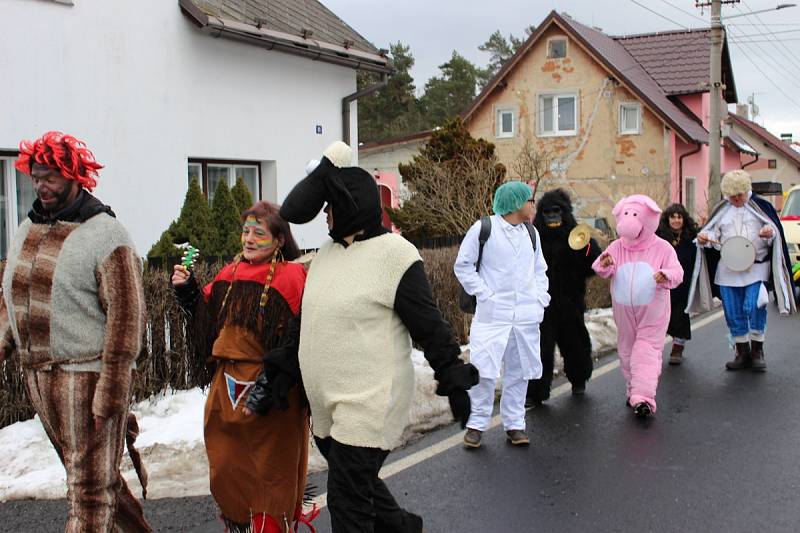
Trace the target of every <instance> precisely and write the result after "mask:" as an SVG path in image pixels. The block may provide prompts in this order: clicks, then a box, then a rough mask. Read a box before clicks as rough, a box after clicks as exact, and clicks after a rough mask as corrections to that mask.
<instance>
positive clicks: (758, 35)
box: [738, 28, 800, 38]
mask: <svg viewBox="0 0 800 533" xmlns="http://www.w3.org/2000/svg"><path fill="white" fill-rule="evenodd" d="M797 32H800V28H798V29H796V30H779V31H773V32H770V33H772V35H777V34H778V33H797ZM763 35H764V34H763V33H742V34H739V35H738V37H739V38H742V37H761V36H763Z"/></svg>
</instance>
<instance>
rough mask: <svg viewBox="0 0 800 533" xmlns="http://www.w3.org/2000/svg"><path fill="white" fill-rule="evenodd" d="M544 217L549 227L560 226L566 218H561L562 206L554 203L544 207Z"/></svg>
mask: <svg viewBox="0 0 800 533" xmlns="http://www.w3.org/2000/svg"><path fill="white" fill-rule="evenodd" d="M542 218H544V223H545V225H547V227H548V228H559V227H561V224H563V223H564V220H563V219H562V218H561V207H559V206H557V205H554V206H550V207H545V208H544V209H542Z"/></svg>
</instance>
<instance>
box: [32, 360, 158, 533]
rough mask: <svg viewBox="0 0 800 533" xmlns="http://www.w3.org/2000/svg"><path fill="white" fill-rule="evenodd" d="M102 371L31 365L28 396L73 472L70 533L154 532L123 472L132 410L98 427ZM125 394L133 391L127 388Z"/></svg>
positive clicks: (69, 493) (69, 472)
mask: <svg viewBox="0 0 800 533" xmlns="http://www.w3.org/2000/svg"><path fill="white" fill-rule="evenodd" d="M99 376H100V374H99V373H97V372H69V371H65V370H60V369H57V368H56V369H53V370H33V369H26V370H25V386H26V390H27V393H28V397H29V398H30V400H31V403H32V404H33V407H34V409H35V410H36V413H37V414H38V415H39V418H40V419H41V422H42V426H44V430H45V432H46V433H47V436H48V437H49V438H50V442H51V443H53V447H54V448H55V450H56V453H58V457H59V458H60V459H61V463H62V464H63V465H64V468H65V470H66V471H67V501H68V503H69V514H68V516H67V526H66V529H65V531H66V532H67V533H95V532H97V533H101V532H103V533H105V532H110V531H115V532H116V531H119V532H123V533H140V532H150V531H152V529H151V528H150V526H149V524H148V523H147V521H146V520H145V518H144V511H143V509H142V505H141V504H140V503H139V501H138V500H137V499H136V498H135V497H134V496H133V494H131V491H130V489H128V485H127V484H126V483H125V479H124V478H123V477H122V475H121V474H120V471H119V465H120V461H121V459H122V452H123V449H124V447H125V430H126V419H127V412H126V413H120V414H117V415H114V416H112V417H110V418H108V419H107V420H106V422H105V425H104V426H103V428H102V429H101V430H100V431H95V428H94V417H93V415H92V398H93V397H94V391H95V387H96V385H97V380H98V378H99ZM120 394H129V392H127V391H126V392H122V391H120Z"/></svg>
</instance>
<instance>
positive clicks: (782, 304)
mask: <svg viewBox="0 0 800 533" xmlns="http://www.w3.org/2000/svg"><path fill="white" fill-rule="evenodd" d="M721 189H722V194H723V196H724V197H725V199H724V200H722V201H721V202H720V203H719V204H717V206H716V207H714V209H713V211H712V212H711V215H710V216H709V220H708V222H707V223H706V225H705V226H704V227H703V228H702V229H701V230H700V233H698V235H697V245H698V246H699V247H700V248H701V249H702V251H703V252H704V253H699V254H697V258H696V259H695V268H694V274H693V276H692V284H691V287H690V290H689V304H688V306H687V307H686V311H687V312H702V311H705V310H708V309H710V308H711V297H712V295H715V296H718V297H719V298H720V299H721V300H722V307H723V310H724V312H725V321H726V323H727V326H728V329H729V330H730V335H731V337H732V339H733V343H734V345H735V349H734V350H735V357H734V359H733V360H732V361H728V362H727V363H725V368H727V369H728V370H741V369H745V368H750V369H752V370H753V371H754V372H764V371H765V370H766V369H767V364H766V362H765V360H764V336H765V332H766V327H767V308H766V306H767V302H768V300H769V299H768V292H767V291H769V290H774V292H775V298H776V301H777V304H778V310H779V311H780V312H781V314H789V313H794V312H796V306H795V300H794V287H793V285H792V277H791V272H792V268H791V263H790V262H789V253H788V251H787V249H786V240H785V239H784V235H783V229H782V227H781V223H780V219H779V218H778V214H777V213H776V212H775V208H774V207H772V205H771V204H770V203H769V202H767V201H766V200H764V199H763V198H761V197H759V196H758V195H757V194H755V193H753V191H752V188H751V184H750V174H748V173H747V172H746V171H744V170H732V171H730V172H728V173H727V174H725V176H723V178H722V183H721ZM741 237H744V238H746V239H747V240H749V241H750V243H752V246H753V248H754V249H755V261H754V262H753V264H752V265H751V266H750V267H748V268H746V269H744V270H741V269H740V267H739V266H733V267H732V266H731V265H729V264H726V262H725V261H724V260H722V261H720V250H721V249H722V247H723V246H730V244H732V243H729V245H726V244H725V243H726V242H729V241H730V240H731V239H736V240H739V241H740V242H744V241H742V239H741ZM744 244H745V246H747V243H746V242H745V243H744ZM733 255H734V256H735V254H733Z"/></svg>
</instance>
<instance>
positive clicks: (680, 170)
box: [678, 143, 703, 205]
mask: <svg viewBox="0 0 800 533" xmlns="http://www.w3.org/2000/svg"><path fill="white" fill-rule="evenodd" d="M702 147H703V145H702V144H700V143H698V144H697V148H696V149H695V150H692V151H691V152H686V153H685V154H683V155H682V156H680V157H679V158H678V201H679V202H680V203H681V205H683V158H684V157H687V156H690V155H694V154H696V153H697V152H699V151H700V149H701V148H702Z"/></svg>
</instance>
